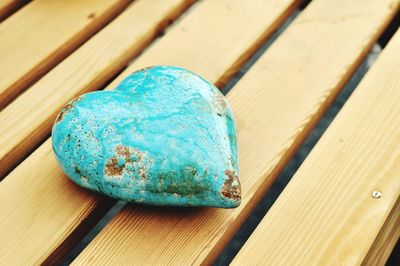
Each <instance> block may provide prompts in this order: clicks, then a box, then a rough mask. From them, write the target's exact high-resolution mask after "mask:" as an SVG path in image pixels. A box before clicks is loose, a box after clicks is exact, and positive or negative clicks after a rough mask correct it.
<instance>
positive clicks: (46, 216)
mask: <svg viewBox="0 0 400 266" xmlns="http://www.w3.org/2000/svg"><path fill="white" fill-rule="evenodd" d="M163 1H164V0H163ZM247 3H248V5H247ZM297 4H298V2H297V1H293V0H285V1H280V2H279V3H275V2H269V3H266V2H265V1H264V0H252V1H248V2H246V4H245V5H244V4H243V1H241V0H234V1H233V0H224V1H215V0H207V1H203V2H200V3H199V4H198V5H197V6H195V7H193V10H191V11H190V13H189V14H188V15H187V16H185V17H184V18H183V19H182V20H181V21H179V23H178V24H176V25H174V27H173V29H171V30H170V31H169V32H167V34H166V35H164V36H163V37H161V38H160V40H159V41H157V42H156V43H155V44H154V45H153V46H151V48H150V49H148V50H146V52H145V53H144V54H143V58H149V59H150V58H153V59H152V60H154V58H155V59H157V58H158V56H159V57H160V58H165V57H166V55H165V54H169V55H168V57H169V58H170V60H171V61H170V62H169V63H171V64H172V63H174V61H173V60H177V61H176V62H177V63H179V62H181V61H179V60H181V56H182V54H183V53H185V57H186V61H185V62H186V64H187V66H188V67H190V68H192V69H193V68H196V66H197V64H201V65H202V67H201V72H202V73H203V74H205V76H206V77H208V78H210V79H212V80H214V81H218V80H226V79H227V76H228V75H231V74H232V73H234V71H235V70H236V69H237V68H239V67H240V64H241V63H243V62H244V60H245V59H246V58H248V57H249V56H250V55H251V53H252V52H253V51H254V50H255V49H256V48H257V47H258V46H259V45H261V44H262V42H263V40H264V39H265V38H266V37H267V36H268V35H270V34H271V32H272V31H273V30H274V29H276V28H277V26H278V25H279V24H280V23H281V22H283V20H284V19H285V18H286V17H287V16H288V15H289V14H290V12H291V11H293V10H294V8H295V7H296V5H297ZM144 17H146V15H144ZM221 17H222V18H224V19H222V20H221V23H220V24H217V23H216V22H217V21H218V20H219V18H221ZM238 18H241V19H238ZM208 20H210V21H209V22H207V21H208ZM244 21H248V24H246V25H244ZM199 23H200V24H202V25H203V26H200V24H199ZM248 27H250V28H251V29H252V30H251V31H247V29H248ZM169 36H173V37H169ZM184 36H185V37H186V38H185V37H184ZM220 36H224V39H223V40H224V41H222V43H221V42H220V41H221V40H220V39H219V38H220ZM176 40H185V41H184V42H176ZM172 43H174V44H175V46H172ZM188 45H189V46H190V48H191V49H189V48H188ZM228 45H229V46H228ZM158 46H161V47H170V48H169V49H166V50H165V51H164V50H163V53H161V54H158V56H157V55H155V54H154V53H159V52H158V51H159V50H160V48H157V47H158ZM227 47H229V49H228V48H227ZM206 51H207V52H206ZM224 53H225V54H226V57H224V58H220V55H221V54H224ZM163 54H164V55H163ZM205 54H207V55H208V56H206V57H204V56H199V55H205ZM63 63H64V62H63ZM63 63H61V64H63ZM149 63H151V64H156V63H158V61H153V62H149ZM234 68H235V69H234ZM216 73H217V74H216ZM218 73H219V74H218ZM74 194H76V196H73V195H74ZM61 206H62V207H61ZM103 208H104V206H103V203H102V201H101V198H98V197H97V196H96V195H95V194H92V193H89V192H86V191H83V190H82V189H80V188H78V187H77V186H76V185H74V184H73V183H72V182H70V181H68V179H67V178H66V177H65V176H64V175H63V174H62V172H61V170H60V168H59V167H58V166H57V164H56V161H55V159H54V158H53V155H52V149H51V141H50V140H48V141H46V142H45V143H44V144H43V145H42V146H41V147H40V148H39V149H38V150H36V151H35V152H34V153H33V154H32V155H31V156H30V157H28V158H27V159H26V160H25V161H24V162H23V163H22V164H21V165H19V166H18V167H17V168H16V169H15V170H14V171H13V172H11V173H10V175H8V176H7V177H6V178H5V179H4V180H3V181H2V182H1V183H0V213H2V214H4V217H5V218H3V219H0V235H1V236H2V237H1V238H0V260H1V259H10V260H21V261H23V262H26V261H28V262H31V261H41V259H42V258H44V257H45V256H47V255H46V254H49V251H48V249H50V250H51V249H53V248H56V247H57V246H58V245H60V243H63V240H64V239H65V238H66V237H67V236H68V235H70V234H71V232H73V230H74V229H75V228H76V226H78V225H79V223H80V221H82V219H85V218H86V217H90V214H91V213H92V212H96V211H97V210H99V209H100V210H101V209H103ZM24 217H25V218H24ZM16 221H18V222H16ZM21 236H24V237H21ZM10 242H12V244H10ZM21 250H23V252H24V253H23V254H21ZM4 254H6V256H5V255H4ZM13 262H15V261H13ZM0 264H7V263H5V262H3V261H0ZM28 264H29V263H28Z"/></svg>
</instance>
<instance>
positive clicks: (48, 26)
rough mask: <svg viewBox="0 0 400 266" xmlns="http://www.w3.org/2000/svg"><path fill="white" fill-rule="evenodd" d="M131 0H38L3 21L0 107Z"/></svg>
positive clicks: (0, 27) (0, 31)
mask: <svg viewBox="0 0 400 266" xmlns="http://www.w3.org/2000/svg"><path fill="white" fill-rule="evenodd" d="M129 2H130V0H111V1H110V0H87V1H81V0H68V1H67V0H57V1H48V0H35V1H32V2H31V3H29V4H28V5H26V6H25V7H24V8H22V9H21V10H19V11H18V12H16V13H15V14H14V15H13V16H11V17H9V18H8V19H6V20H4V21H3V22H2V23H1V24H0V39H1V42H0V58H1V60H0V77H1V79H0V109H1V108H3V107H4V106H6V104H8V103H9V102H10V101H11V100H12V99H13V98H14V97H15V96H17V95H18V94H19V93H20V92H21V91H22V90H23V89H24V88H25V87H26V86H27V85H29V83H31V82H32V81H34V80H35V79H37V78H38V77H39V76H40V75H41V74H43V73H45V72H46V71H48V70H49V69H50V68H51V67H53V66H54V65H55V64H57V63H58V62H59V61H60V60H62V59H63V58H64V57H65V56H66V55H67V54H68V53H70V52H71V51H73V50H74V49H75V48H76V47H77V46H78V45H80V44H81V43H82V42H83V41H85V40H86V39H87V38H88V37H90V36H91V35H92V34H93V33H94V32H95V31H96V30H97V29H99V28H101V27H102V26H103V25H104V24H105V23H106V22H107V21H108V20H109V19H111V18H112V17H113V16H114V15H115V14H117V13H118V12H120V11H121V10H122V9H123V8H124V7H125V6H126V5H127V4H129Z"/></svg>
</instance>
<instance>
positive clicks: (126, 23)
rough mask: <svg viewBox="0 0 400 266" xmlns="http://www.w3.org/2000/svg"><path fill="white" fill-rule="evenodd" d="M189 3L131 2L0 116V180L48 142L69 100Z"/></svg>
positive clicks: (109, 73) (95, 84)
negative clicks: (48, 137) (46, 138)
mask: <svg viewBox="0 0 400 266" xmlns="http://www.w3.org/2000/svg"><path fill="white" fill-rule="evenodd" d="M191 3H193V1H191V0H168V1H161V0H158V1H156V2H154V1H135V2H134V3H133V4H132V5H131V6H130V7H128V8H127V10H126V11H124V12H123V13H122V14H121V15H120V16H118V17H117V18H116V19H115V20H114V21H112V22H111V23H110V24H109V25H107V26H106V27H105V28H104V29H102V30H101V31H100V32H99V33H98V34H96V35H95V36H93V37H92V38H91V39H90V40H89V41H87V42H86V43H85V44H84V45H82V46H81V47H80V48H78V49H77V50H76V51H75V52H74V53H72V54H71V55H70V56H69V57H67V58H66V59H65V60H64V61H63V62H62V63H61V64H59V65H57V66H56V67H55V68H54V69H52V70H51V71H50V72H49V73H48V74H46V75H45V76H44V77H43V78H42V79H40V80H39V81H38V82H36V83H35V84H34V85H33V86H32V87H31V88H29V90H27V91H26V92H25V93H23V94H21V95H20V97H18V98H17V99H16V100H15V101H13V102H12V103H11V104H10V105H8V106H7V107H6V108H5V109H4V110H3V111H1V112H0V125H2V127H1V128H0V179H2V177H4V175H5V174H6V173H7V172H8V171H10V170H11V169H12V168H13V167H14V166H16V165H17V164H18V163H19V162H20V161H21V160H22V159H23V158H24V157H25V156H27V154H29V152H30V151H32V150H33V149H34V147H36V146H37V145H38V143H40V141H42V140H43V139H44V138H45V137H47V136H48V134H49V132H50V129H51V126H52V124H53V122H54V119H55V116H56V115H57V113H58V111H59V110H60V109H61V108H62V106H63V105H64V104H66V102H68V100H69V99H71V98H73V97H75V96H77V95H79V94H81V93H83V92H87V91H90V90H96V89H99V88H100V87H101V86H102V85H103V84H104V83H105V82H106V81H107V80H109V79H110V78H112V77H113V76H114V75H116V73H118V71H120V70H122V69H123V68H124V67H125V66H126V65H127V64H128V62H129V61H130V60H132V58H133V57H134V56H135V55H137V54H138V53H139V52H141V51H142V50H143V48H144V47H145V46H146V45H147V44H148V43H149V42H150V41H151V40H153V39H154V37H155V36H156V35H157V34H158V33H159V32H160V31H161V30H163V28H165V26H166V24H168V23H169V22H170V21H171V20H172V19H173V18H175V17H176V16H177V15H178V14H180V13H181V12H182V11H183V10H184V9H186V8H187V7H188V6H189V5H190V4H191ZM132 26H134V30H132Z"/></svg>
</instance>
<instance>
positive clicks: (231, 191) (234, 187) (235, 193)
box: [221, 169, 242, 201]
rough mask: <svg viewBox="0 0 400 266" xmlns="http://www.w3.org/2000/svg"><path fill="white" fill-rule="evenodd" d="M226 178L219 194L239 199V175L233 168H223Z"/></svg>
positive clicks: (240, 194)
mask: <svg viewBox="0 0 400 266" xmlns="http://www.w3.org/2000/svg"><path fill="white" fill-rule="evenodd" d="M225 176H226V180H225V182H224V185H223V186H222V189H221V194H222V195H223V196H224V197H226V198H229V199H232V200H235V201H239V200H240V199H241V196H242V192H241V188H240V181H239V177H238V176H237V175H236V173H235V171H233V170H228V169H227V170H225Z"/></svg>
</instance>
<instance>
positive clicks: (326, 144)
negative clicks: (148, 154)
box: [232, 31, 400, 265]
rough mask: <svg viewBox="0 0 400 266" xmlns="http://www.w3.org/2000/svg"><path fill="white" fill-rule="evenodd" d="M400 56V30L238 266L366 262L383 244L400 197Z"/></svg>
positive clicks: (236, 261) (237, 261)
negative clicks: (376, 193)
mask: <svg viewBox="0 0 400 266" xmlns="http://www.w3.org/2000/svg"><path fill="white" fill-rule="evenodd" d="M399 57H400V31H399V32H398V33H397V35H396V36H395V37H394V38H393V39H392V41H391V42H390V43H389V44H388V46H387V47H386V48H385V49H384V51H383V53H382V54H381V55H380V57H379V58H378V61H377V62H376V63H375V64H374V65H373V67H372V69H370V71H369V73H367V75H366V77H365V78H364V79H363V80H362V82H361V83H360V84H359V86H358V88H357V89H356V90H355V92H354V93H353V94H352V96H351V97H350V99H349V100H348V101H347V102H346V104H345V106H344V107H343V109H342V110H341V111H340V113H339V114H338V115H337V117H336V118H335V120H334V121H333V122H332V124H331V125H330V127H329V128H328V130H327V131H326V132H325V134H324V135H323V136H322V138H321V140H320V141H319V142H318V143H317V145H316V146H315V147H314V149H313V150H312V151H311V153H310V155H309V156H308V157H307V159H306V160H305V161H304V163H303V164H302V165H301V167H300V169H299V170H298V171H297V173H296V174H295V175H294V177H293V178H292V180H291V181H290V182H289V184H288V186H287V187H286V188H285V189H284V191H283V192H282V193H281V195H280V197H279V198H278V200H277V201H276V202H275V204H274V205H273V206H272V208H271V209H270V211H269V212H268V213H267V214H266V216H265V217H264V219H263V220H262V222H261V223H260V224H259V225H258V227H257V229H256V230H255V231H254V232H253V234H252V235H251V236H250V238H249V240H248V241H247V243H246V244H245V245H244V246H243V248H242V249H241V250H240V252H239V254H238V255H237V256H236V258H235V259H234V262H233V263H232V265H243V264H244V263H248V264H251V265H360V264H361V263H362V262H363V260H364V258H365V257H366V255H367V253H368V251H369V250H370V248H371V246H373V243H374V241H380V239H377V236H379V234H378V233H379V232H380V231H381V230H382V229H381V228H382V226H383V225H384V223H385V220H386V219H387V218H388V217H389V214H390V213H391V210H392V209H393V207H394V206H395V203H396V201H398V199H399V196H400V178H399V173H400V116H399V114H400V105H399V102H400V90H399V87H400V60H399ZM373 191H380V192H381V193H382V194H383V195H382V197H381V198H373V197H372V192H373ZM397 208H398V206H397ZM397 208H395V209H397ZM399 214H400V213H399V211H398V209H397V210H396V214H395V219H394V220H392V223H389V224H387V225H386V226H391V227H393V226H394V227H395V228H392V229H394V230H398V225H399V224H397V225H394V224H393V222H396V221H398V219H399ZM396 227H397V228H396ZM397 236H398V234H397ZM386 237H390V236H387V235H386ZM392 243H395V242H394V241H392ZM392 247H393V246H392ZM385 252H387V251H385ZM389 252H390V251H389ZM385 257H386V258H387V253H386V256H385ZM383 261H384V260H381V262H383ZM368 265H383V264H368Z"/></svg>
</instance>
